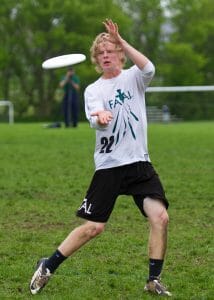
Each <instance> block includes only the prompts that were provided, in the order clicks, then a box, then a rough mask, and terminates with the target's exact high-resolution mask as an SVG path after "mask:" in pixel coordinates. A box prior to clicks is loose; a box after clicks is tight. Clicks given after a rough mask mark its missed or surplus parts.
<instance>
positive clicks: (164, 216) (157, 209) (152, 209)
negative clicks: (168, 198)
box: [144, 198, 169, 227]
mask: <svg viewBox="0 0 214 300" xmlns="http://www.w3.org/2000/svg"><path fill="white" fill-rule="evenodd" d="M145 200H146V201H145V207H144V209H145V211H146V213H147V216H148V218H149V221H150V223H151V224H152V225H157V226H160V227H167V225H168V223H169V216H168V213H167V210H166V208H165V206H164V204H163V202H161V201H160V200H155V199H149V198H146V199H145Z"/></svg>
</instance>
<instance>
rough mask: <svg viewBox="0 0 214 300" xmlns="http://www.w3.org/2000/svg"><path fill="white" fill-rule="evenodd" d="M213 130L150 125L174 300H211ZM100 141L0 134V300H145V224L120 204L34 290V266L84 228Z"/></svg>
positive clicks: (76, 132) (30, 127)
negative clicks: (100, 229) (81, 213)
mask: <svg viewBox="0 0 214 300" xmlns="http://www.w3.org/2000/svg"><path fill="white" fill-rule="evenodd" d="M213 132H214V123H212V122H201V123H178V124H168V125H163V124H151V125H150V126H149V148H150V155H151V158H152V161H153V164H154V166H155V167H156V169H157V171H158V173H159V174H160V177H161V179H162V182H163V184H164V186H165V190H166V193H167V197H168V199H169V202H170V208H169V215H170V225H169V242H168V253H167V258H166V261H165V266H164V272H163V274H162V279H163V281H164V283H166V285H167V286H168V287H169V289H170V291H172V293H173V297H172V299H182V300H189V299H192V300H196V299H198V300H205V299H210V300H211V299H213V297H214V296H213V290H214V283H213V282H214V277H213V267H214V266H213V255H214V251H213V250H214V246H213V206H214V205H213V194H214V190H213V189H214V188H213V182H214V177H213V174H214V173H213V165H214V164H213V162H214V155H213V153H214V151H213V150H214V135H213ZM93 150H94V131H93V130H92V129H90V128H89V125H88V124H80V126H79V128H78V129H67V130H66V129H63V128H61V129H44V128H42V125H41V124H25V125H23V124H15V125H13V126H9V125H7V124H1V125H0V157H1V163H0V174H1V175H0V213H1V214H0V216H1V217H0V243H1V246H0V299H33V298H34V299H35V298H36V299H71V300H96V299H97V300H140V299H155V298H156V297H154V296H150V295H147V294H145V293H144V292H143V287H144V283H145V280H146V278H147V273H148V270H147V239H148V237H147V236H148V224H147V221H146V219H145V218H143V217H142V216H141V215H140V213H139V212H138V210H137V208H136V207H135V205H134V204H133V201H132V199H131V198H130V197H122V196H121V197H119V198H118V201H117V204H116V207H115V210H114V211H113V214H112V216H111V218H110V220H109V223H108V225H107V228H106V231H105V232H104V233H103V234H102V235H101V236H99V237H98V238H97V239H94V240H93V241H91V242H90V243H89V244H87V245H86V246H85V247H83V248H82V249H81V250H80V251H79V252H77V253H76V254H75V255H74V256H73V257H72V258H70V259H68V260H67V261H66V262H65V263H64V264H63V265H62V266H61V267H60V268H59V269H58V270H57V272H56V274H55V275H54V277H53V279H52V280H51V281H50V282H49V284H48V285H47V287H46V288H45V289H44V291H43V292H42V293H41V294H39V295H38V296H37V295H36V296H31V295H30V293H29V290H28V285H29V280H30V278H31V276H32V273H33V266H34V265H35V262H36V261H37V259H38V258H40V257H41V256H48V255H50V254H52V252H53V251H54V250H55V249H56V247H57V246H58V245H59V243H60V242H61V241H62V240H63V239H64V238H65V237H66V235H67V234H68V233H69V232H70V231H71V230H72V229H73V228H74V227H75V226H77V225H79V224H81V220H79V219H77V218H76V217H75V211H76V209H77V208H78V207H79V205H80V203H81V201H82V199H83V197H84V196H85V192H86V189H87V187H88V185H89V182H90V180H91V176H92V174H93V172H94V165H93Z"/></svg>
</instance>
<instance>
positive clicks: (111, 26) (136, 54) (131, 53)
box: [103, 19, 149, 69]
mask: <svg viewBox="0 0 214 300" xmlns="http://www.w3.org/2000/svg"><path fill="white" fill-rule="evenodd" d="M103 24H104V25H105V28H106V30H107V32H108V33H109V34H110V35H111V36H112V38H113V39H114V40H115V41H116V42H117V43H118V44H119V45H120V46H121V48H122V49H123V51H124V52H125V55H126V56H127V57H128V58H129V59H130V60H131V61H132V62H133V63H134V64H135V65H137V66H138V68H139V69H143V68H144V66H145V65H146V64H147V62H148V61H149V59H148V58H147V57H146V56H145V55H144V54H142V53H141V52H140V51H138V50H137V49H135V48H134V47H133V46H131V45H130V44H129V43H128V42H127V41H125V40H124V39H123V38H122V37H121V36H120V34H119V31H118V26H117V24H116V23H114V22H113V21H112V20H109V19H106V21H105V22H103Z"/></svg>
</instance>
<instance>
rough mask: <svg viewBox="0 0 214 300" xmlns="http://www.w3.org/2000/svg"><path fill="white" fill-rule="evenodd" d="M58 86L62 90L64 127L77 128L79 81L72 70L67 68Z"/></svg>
mask: <svg viewBox="0 0 214 300" xmlns="http://www.w3.org/2000/svg"><path fill="white" fill-rule="evenodd" d="M59 86H60V87H61V88H62V89H64V97H63V115H64V123H65V127H70V126H71V125H72V126H73V127H77V123H78V109H79V103H78V102H79V90H80V80H79V77H78V76H77V75H76V74H75V71H74V69H73V68H71V67H70V68H69V69H68V71H67V73H66V75H65V76H64V77H63V79H62V80H61V81H60V83H59Z"/></svg>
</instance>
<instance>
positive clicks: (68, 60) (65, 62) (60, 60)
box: [42, 54, 86, 69]
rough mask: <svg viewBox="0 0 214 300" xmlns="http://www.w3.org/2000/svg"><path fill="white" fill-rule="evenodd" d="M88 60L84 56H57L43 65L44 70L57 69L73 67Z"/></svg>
mask: <svg viewBox="0 0 214 300" xmlns="http://www.w3.org/2000/svg"><path fill="white" fill-rule="evenodd" d="M84 60H86V56H85V55H84V54H66V55H60V56H55V57H52V58H49V59H47V60H45V61H44V62H43V63H42V67H43V69H55V68H62V67H67V66H72V65H75V64H78V63H80V62H82V61H84Z"/></svg>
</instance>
